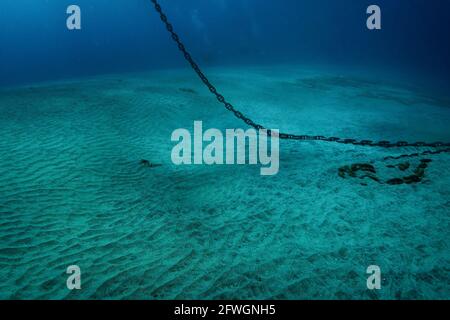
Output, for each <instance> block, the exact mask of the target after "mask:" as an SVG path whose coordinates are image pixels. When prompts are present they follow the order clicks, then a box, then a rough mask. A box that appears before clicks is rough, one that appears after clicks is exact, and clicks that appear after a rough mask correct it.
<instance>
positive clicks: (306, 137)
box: [150, 0, 450, 159]
mask: <svg viewBox="0 0 450 320" xmlns="http://www.w3.org/2000/svg"><path fill="white" fill-rule="evenodd" d="M150 1H151V2H152V3H153V4H154V6H155V9H156V11H157V12H158V14H159V16H160V18H161V21H162V22H163V23H164V25H165V27H166V29H167V31H169V33H170V34H171V36H172V39H173V40H174V41H175V42H176V44H177V45H178V49H179V50H180V51H181V53H182V54H183V56H184V58H185V59H186V61H187V62H188V63H189V64H190V65H191V67H192V69H193V70H194V71H195V72H196V73H197V75H198V76H199V78H200V79H201V80H202V82H203V83H204V84H205V85H206V86H207V87H208V89H209V91H211V93H212V94H213V95H215V97H216V98H217V100H218V101H219V102H220V103H222V104H223V105H224V106H225V108H226V109H227V110H229V111H231V112H232V113H234V115H235V116H236V117H237V118H239V119H241V120H242V121H244V122H245V123H246V124H247V125H249V126H251V127H253V128H255V129H256V130H259V129H265V128H264V127H263V126H262V125H260V124H257V123H256V122H254V121H253V120H251V119H250V118H248V117H246V116H245V115H244V114H243V113H241V112H240V111H238V110H237V109H236V108H235V107H234V106H233V105H232V104H231V103H229V102H228V101H227V100H226V99H225V97H224V96H223V95H221V94H220V93H219V92H218V91H217V89H216V88H215V87H214V86H213V85H212V84H211V82H210V81H209V80H208V78H207V77H206V76H205V74H204V73H203V71H202V70H201V69H200V67H199V66H198V64H197V63H196V62H195V61H194V59H193V58H192V56H191V54H190V53H189V52H188V51H187V49H186V47H185V46H184V44H183V43H182V42H181V40H180V37H179V36H178V34H177V33H175V31H174V28H173V26H172V24H171V23H170V22H169V20H168V18H167V16H166V15H165V14H164V12H163V10H162V8H161V6H160V5H159V3H158V1H157V0H150ZM267 134H268V135H271V131H270V130H269V129H268V130H267ZM279 138H280V139H289V140H302V141H326V142H335V143H342V144H352V145H358V146H371V147H382V148H394V147H416V148H417V147H429V148H439V147H450V143H448V142H447V143H444V142H431V143H429V142H414V143H411V142H406V141H398V142H390V141H372V140H357V139H343V138H338V137H325V136H315V135H297V134H288V133H279ZM443 152H450V148H446V149H441V150H436V151H425V152H423V153H416V154H412V155H401V156H399V157H398V159H400V158H403V157H413V156H420V155H426V154H439V153H443ZM387 158H392V159H395V158H396V157H387Z"/></svg>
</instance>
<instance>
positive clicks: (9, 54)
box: [0, 0, 450, 85]
mask: <svg viewBox="0 0 450 320" xmlns="http://www.w3.org/2000/svg"><path fill="white" fill-rule="evenodd" d="M70 4H72V2H71V1H65V0H63V1H45V0H5V1H2V10H1V12H0V21H1V22H0V23H1V25H0V26H1V28H0V43H1V50H0V70H2V72H1V76H0V82H1V83H2V84H11V83H17V82H29V81H31V80H42V79H53V78H55V77H68V76H74V75H86V74H96V73H98V72H113V71H123V70H141V69H143V68H145V69H148V68H154V67H157V68H166V67H180V66H184V62H183V61H182V58H181V56H180V55H179V54H178V52H176V50H174V45H173V43H171V41H170V38H169V37H168V36H167V33H166V31H165V30H164V28H163V26H162V24H161V23H160V21H159V20H158V18H157V16H156V14H155V12H154V10H153V9H152V5H151V3H150V1H148V0H136V1H125V2H124V1H114V0H113V1H110V0H98V1H95V2H93V1H89V0H79V1H77V4H79V5H80V7H81V9H82V19H83V20H82V28H83V29H82V30H83V31H82V32H71V31H68V30H67V28H66V27H65V20H66V15H65V11H66V8H67V6H68V5H70ZM370 4H372V2H371V1H365V0H359V1H352V0H343V1H331V0H318V1H317V0H302V1H297V0H283V1H258V0H253V1H252V0H245V1H232V0H228V1H227V0H218V1H205V0H192V1H182V0H172V1H163V2H162V5H163V6H164V8H165V9H166V11H167V14H168V15H169V17H170V18H171V20H172V21H173V24H174V25H175V27H176V29H177V30H178V32H179V33H180V35H181V36H182V38H183V39H184V40H185V42H186V44H187V45H188V47H189V48H190V49H191V50H192V52H193V53H194V55H195V56H196V57H198V58H199V61H200V62H201V63H203V64H208V65H222V64H225V63H228V64H247V63H249V62H251V63H290V62H292V61H295V62H302V63H305V64H308V63H315V64H339V65H342V64H344V65H345V64H347V65H357V66H374V67H375V68H378V67H389V68H395V69H400V70H403V71H404V72H408V73H410V74H413V75H416V77H417V75H418V78H421V77H425V78H426V81H423V83H427V82H428V81H430V80H431V81H433V82H437V80H440V82H444V84H447V85H448V74H449V73H450V61H449V59H448V57H449V56H450V44H449V42H448V30H449V29H450V19H448V16H447V12H448V10H449V9H450V4H449V3H448V1H446V0H436V1H433V3H429V2H428V1H424V0H412V1H409V0H401V1H388V0H380V1H377V4H378V5H379V6H380V7H381V9H382V30H380V31H377V32H369V31H368V30H367V29H366V27H365V23H366V18H367V15H366V14H365V11H366V8H367V7H368V5H370ZM424 80H425V79H424Z"/></svg>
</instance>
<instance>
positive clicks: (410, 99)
mask: <svg viewBox="0 0 450 320" xmlns="http://www.w3.org/2000/svg"><path fill="white" fill-rule="evenodd" d="M207 73H208V75H210V77H211V80H212V81H213V82H214V83H215V84H216V85H217V86H218V87H219V88H220V89H221V91H222V92H223V94H224V95H226V96H227V97H229V100H230V101H231V102H233V103H235V104H236V105H238V106H239V109H240V110H241V111H242V112H244V113H245V114H247V115H249V116H251V118H252V119H254V120H255V121H256V122H258V123H261V124H263V125H265V126H266V127H270V128H278V129H280V130H282V131H286V132H293V133H300V134H303V133H304V134H322V135H327V136H344V137H356V138H365V139H373V140H381V139H387V140H395V141H397V140H408V141H416V140H425V141H437V140H443V141H450V127H449V126H448V123H449V120H450V103H449V101H450V100H449V98H448V97H445V96H439V95H437V94H435V93H430V92H427V91H425V90H424V89H421V88H417V87H415V86H413V85H412V84H411V83H410V82H408V81H406V80H393V78H394V77H393V75H390V74H384V75H380V77H378V78H370V77H367V76H366V75H367V74H370V73H368V72H365V71H364V70H362V71H359V72H358V73H351V72H348V71H347V72H342V71H339V70H331V69H330V68H329V67H327V68H325V67H323V68H321V67H311V66H308V67H305V66H299V65H285V66H265V67H227V68H213V69H208V70H207ZM386 79H390V80H386ZM194 120H203V123H204V126H207V127H210V128H219V129H226V128H236V127H238V128H241V127H243V128H245V127H244V125H243V123H241V122H239V120H237V119H235V118H234V117H233V116H232V114H231V113H229V112H227V111H226V110H225V109H224V108H223V107H222V106H220V105H218V104H217V102H216V101H215V99H214V98H213V97H211V95H210V94H209V92H208V91H207V90H206V89H205V88H204V87H203V86H202V84H201V83H200V82H199V81H198V80H197V79H196V78H195V76H194V75H193V74H192V73H191V71H190V70H187V69H182V70H178V69H174V70H167V71H160V72H147V73H128V74H126V73H125V74H112V75H104V76H97V77H91V78H84V79H79V80H76V79H75V80H70V81H61V82H48V83H41V84H36V85H27V86H22V87H10V88H3V89H1V91H0V136H1V137H2V138H1V139H0V159H1V160H0V298H2V299H11V298H19V299H37V298H39V299H62V298H64V299H86V298H95V299H224V298H225V299H235V298H236V299H237V298H240V299H267V298H276V299H300V298H301V299H314V298H324V299H344V298H351V299H360V298H361V299H434V298H437V299H444V298H448V296H449V294H450V283H449V268H450V265H449V258H450V253H449V248H448V243H449V240H450V233H449V230H450V229H449V217H450V206H449V205H450V203H449V199H450V197H449V195H450V177H449V175H448V173H449V172H450V170H449V169H450V161H449V154H448V153H444V154H440V155H433V156H429V158H430V159H432V160H433V161H432V162H431V163H430V165H429V167H428V168H427V170H426V175H425V178H424V179H423V181H421V183H418V184H411V185H400V186H390V185H386V184H379V183H377V182H376V181H373V180H371V179H358V178H346V179H343V178H341V177H339V175H338V169H339V168H340V167H341V166H344V165H349V164H352V163H356V162H363V163H367V162H370V163H372V164H373V165H374V166H375V167H376V169H377V174H378V177H379V178H380V179H381V180H382V181H386V180H388V179H390V178H395V177H397V176H399V175H401V174H402V173H401V172H400V171H399V170H398V169H393V168H389V167H387V165H397V164H398V163H400V162H404V160H402V161H392V160H391V161H383V160H382V159H383V158H384V157H386V156H390V155H400V154H402V153H414V152H417V150H416V149H414V148H403V149H395V150H382V149H377V148H365V147H358V146H351V145H340V144H326V143H313V142H303V143H301V142H295V141H293V142H289V141H282V142H281V151H280V171H279V173H278V175H276V176H269V177H264V176H261V175H260V174H259V167H257V166H244V165H242V166H237V165H232V166H227V165H223V166H206V165H197V166H194V165H193V166H175V165H173V164H172V162H171V159H170V154H171V149H172V147H173V146H174V144H173V143H172V142H171V141H170V135H171V133H172V131H173V130H175V129H177V128H189V129H191V128H192V126H193V121H194ZM141 159H148V160H150V161H152V162H154V163H159V164H162V166H161V167H156V168H146V167H143V166H142V165H141V164H140V163H139V161H140V160H141ZM419 160H420V158H411V159H408V160H407V161H408V162H410V164H411V169H408V170H410V171H411V170H412V168H414V167H415V166H416V165H418V163H419ZM410 171H408V172H410ZM73 264H76V265H79V266H80V268H81V271H82V289H81V290H78V291H77V290H75V291H69V290H68V289H67V288H66V278H67V275H66V273H65V271H66V268H67V267H68V266H69V265H73ZM372 264H375V265H379V266H380V268H381V270H382V289H381V290H379V291H369V290H367V288H366V278H367V275H366V268H367V267H368V266H369V265H372Z"/></svg>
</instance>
